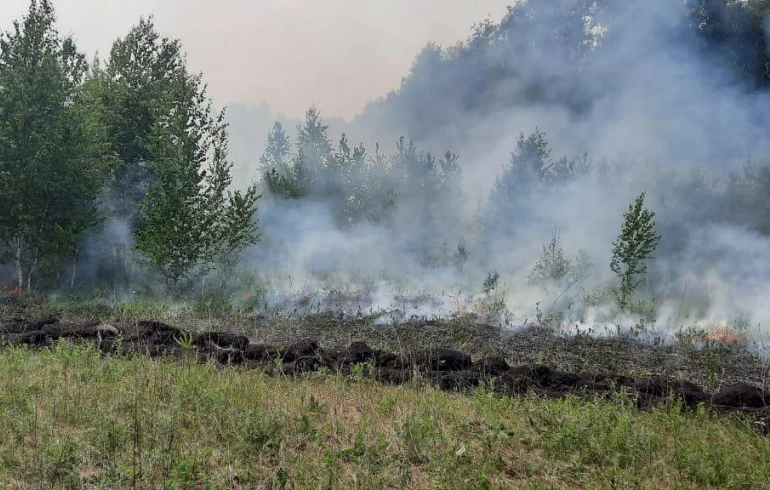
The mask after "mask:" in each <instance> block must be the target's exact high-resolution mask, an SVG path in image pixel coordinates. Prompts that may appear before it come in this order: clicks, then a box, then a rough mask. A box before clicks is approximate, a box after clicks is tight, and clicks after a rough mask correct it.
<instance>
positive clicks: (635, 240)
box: [610, 192, 661, 310]
mask: <svg viewBox="0 0 770 490" xmlns="http://www.w3.org/2000/svg"><path fill="white" fill-rule="evenodd" d="M644 197H645V193H644V192H642V193H641V194H639V197H637V198H636V200H635V201H634V203H633V204H631V205H630V206H629V208H628V212H626V213H624V214H623V217H624V218H625V221H624V222H623V226H622V228H621V230H620V235H619V236H618V239H617V240H615V241H614V242H612V246H613V248H612V261H611V262H610V269H612V272H614V273H615V274H617V276H618V277H619V278H620V288H619V289H618V290H616V291H615V297H616V299H617V301H618V305H619V306H620V308H621V309H623V310H626V308H627V307H628V305H629V301H630V299H631V296H632V295H633V293H634V291H635V290H636V288H637V286H639V284H640V283H641V279H642V277H644V275H645V274H646V273H647V261H648V260H649V259H651V258H652V254H653V252H655V249H656V248H657V246H658V241H660V238H661V236H660V235H659V234H658V233H657V232H656V231H655V220H654V218H655V213H653V212H652V211H649V210H648V209H645V208H644Z"/></svg>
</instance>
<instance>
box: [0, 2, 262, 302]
mask: <svg viewBox="0 0 770 490" xmlns="http://www.w3.org/2000/svg"><path fill="white" fill-rule="evenodd" d="M227 148H228V139H227V128H226V124H225V123H224V113H215V112H214V111H213V109H212V105H211V101H210V100H209V99H208V97H207V95H206V87H205V84H204V83H203V81H202V79H201V76H200V75H198V74H192V73H189V72H188V70H187V68H186V63H185V58H184V55H183V53H182V50H181V46H180V43H179V42H178V41H173V40H169V39H166V38H163V37H161V36H160V35H159V34H158V33H157V32H156V30H155V28H154V26H153V23H152V21H151V20H142V21H141V22H139V24H138V25H136V26H135V27H134V28H133V29H132V30H131V32H130V33H129V34H128V35H127V36H125V37H124V38H122V39H119V40H118V41H116V42H115V43H114V45H113V47H112V50H111V52H110V57H109V59H108V60H106V62H105V63H101V62H100V61H99V60H95V61H94V62H93V64H91V65H90V66H89V63H87V61H86V58H85V56H84V55H83V54H82V53H81V52H80V51H78V49H77V46H76V44H75V42H74V40H73V39H71V38H65V37H62V36H60V35H59V33H58V32H57V30H56V27H55V15H54V9H53V6H52V4H51V2H50V1H49V0H32V2H31V3H30V7H29V11H28V13H27V15H26V16H25V17H24V18H23V19H22V20H20V21H16V22H15V23H14V25H13V29H11V30H10V31H9V32H5V33H3V34H2V37H1V38H0V252H2V255H0V257H1V258H2V262H3V263H12V264H13V268H14V271H15V276H16V281H17V285H18V288H20V289H24V290H32V289H33V288H34V287H35V286H36V285H38V284H39V285H41V286H52V285H56V284H60V283H61V282H62V279H63V278H62V274H63V271H65V270H69V271H70V273H71V275H72V277H71V282H73V283H74V281H75V275H76V273H77V263H78V255H79V252H80V250H79V248H80V246H81V244H82V243H83V240H84V238H85V236H86V234H87V233H89V232H93V230H94V229H95V228H96V227H99V226H100V224H101V223H103V221H104V219H105V218H106V217H109V218H111V219H117V220H122V221H123V222H125V223H126V225H127V229H128V233H130V234H131V236H132V237H133V238H134V240H135V247H136V255H134V253H135V252H134V250H113V251H112V257H110V258H112V259H113V262H114V263H113V264H111V267H115V268H120V267H121V264H123V267H124V268H125V269H128V268H129V267H130V265H129V263H131V262H133V260H134V259H135V258H136V259H138V260H139V261H140V262H141V264H142V265H144V266H145V267H146V268H147V269H149V270H152V271H155V272H157V273H159V274H160V276H161V277H162V278H163V279H164V280H165V281H166V283H167V284H168V285H169V286H171V287H173V288H178V287H181V286H182V285H183V284H184V283H185V282H186V281H188V280H190V279H191V278H193V277H195V276H196V275H200V274H205V272H206V271H207V270H208V269H209V268H210V267H212V266H213V265H215V264H216V263H218V262H220V261H222V260H226V259H227V258H228V257H229V256H231V255H232V254H234V253H237V252H238V251H239V250H241V249H242V248H243V247H245V246H247V245H249V244H252V243H255V242H256V239H257V233H256V232H257V230H256V223H255V221H254V219H253V215H254V212H255V209H256V203H257V199H258V195H257V190H256V187H255V186H251V187H249V188H248V189H247V190H245V191H243V192H241V191H233V190H231V183H232V179H231V167H232V163H231V162H230V161H229V160H228V155H227ZM116 257H126V258H127V260H125V261H121V260H117V261H116V260H114V259H115V258H116ZM70 264H71V265H70Z"/></svg>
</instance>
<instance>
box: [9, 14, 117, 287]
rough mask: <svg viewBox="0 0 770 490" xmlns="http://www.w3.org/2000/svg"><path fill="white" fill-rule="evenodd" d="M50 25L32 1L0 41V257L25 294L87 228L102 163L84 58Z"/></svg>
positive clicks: (93, 215) (106, 162)
mask: <svg viewBox="0 0 770 490" xmlns="http://www.w3.org/2000/svg"><path fill="white" fill-rule="evenodd" d="M54 21H55V15H54V10H53V6H52V5H51V2H50V1H48V0H41V1H39V2H36V1H33V2H31V4H30V7H29V11H28V13H27V15H26V16H25V17H24V18H23V19H22V21H16V22H14V25H13V29H12V30H11V31H9V32H5V33H3V34H2V36H1V37H0V87H2V89H0V209H1V210H2V212H0V258H3V259H11V260H13V262H14V263H15V267H16V275H17V280H18V285H19V287H20V288H21V287H26V289H27V290H31V289H32V284H33V276H35V275H36V274H39V273H43V272H47V271H51V270H56V269H59V268H60V266H61V260H62V259H64V258H65V257H68V256H71V255H73V254H74V253H75V251H76V249H77V246H78V243H79V241H80V240H81V239H82V237H83V234H84V232H85V231H86V230H87V229H88V228H89V227H90V226H92V225H94V224H95V222H96V220H97V217H98V216H97V208H96V200H97V197H98V196H99V192H100V189H101V186H102V183H103V182H104V180H105V178H106V176H107V172H108V170H109V162H110V159H109V158H108V157H107V156H106V153H105V151H104V145H103V141H104V139H103V137H104V135H103V133H102V130H101V127H100V121H99V116H98V112H97V109H98V106H97V105H96V104H95V100H94V99H93V98H92V97H90V96H89V93H88V92H87V91H84V90H83V82H84V79H85V77H86V74H87V71H88V65H87V63H86V61H85V57H84V56H83V55H82V54H81V53H79V52H78V50H77V47H76V46H75V43H74V41H73V40H72V38H61V37H60V36H59V34H58V32H57V31H56V28H55V26H54ZM2 262H6V260H2Z"/></svg>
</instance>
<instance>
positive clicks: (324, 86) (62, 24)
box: [0, 0, 511, 117]
mask: <svg viewBox="0 0 770 490" xmlns="http://www.w3.org/2000/svg"><path fill="white" fill-rule="evenodd" d="M509 3H511V0H54V5H55V7H56V9H57V13H58V18H59V24H58V25H59V29H60V31H61V32H63V33H66V34H73V35H74V36H75V38H76V39H77V40H78V42H79V45H80V48H81V50H84V51H86V52H87V53H88V55H89V57H91V56H93V54H94V53H95V52H96V51H97V50H98V51H99V52H100V54H101V55H102V58H105V57H106V56H107V54H108V52H109V47H110V45H111V44H112V41H113V40H114V39H115V38H116V37H119V36H123V35H124V34H125V33H126V32H127V31H128V29H129V28H130V27H131V25H133V24H134V23H135V22H136V21H137V20H138V19H139V17H140V16H142V15H145V16H146V15H149V14H154V16H155V21H156V25H157V26H158V28H159V29H160V30H161V32H162V33H163V34H164V35H167V36H170V37H177V38H180V39H181V40H182V42H183V43H184V47H185V49H186V51H187V54H188V61H189V64H190V67H191V68H192V69H193V70H195V71H203V72H204V75H205V79H206V81H207V82H208V83H209V88H210V94H211V96H212V97H214V99H215V101H216V103H217V104H218V105H220V104H222V105H223V104H230V103H233V102H245V103H249V102H254V103H257V102H261V101H262V100H266V101H268V102H269V103H270V105H271V107H272V108H273V109H274V110H275V111H276V112H282V113H285V114H287V115H290V116H296V115H299V114H301V113H303V112H304V110H305V108H306V107H307V106H308V105H310V104H316V105H318V107H319V108H320V109H321V111H322V112H323V113H324V115H326V116H345V117H350V116H352V115H354V114H355V113H356V112H358V111H359V110H360V109H361V108H362V107H363V105H364V104H365V103H366V101H367V100H369V99H371V98H373V97H377V96H380V95H384V94H385V93H386V92H387V91H388V90H389V89H391V88H396V87H397V86H398V84H399V83H400V81H401V77H403V76H404V75H406V73H407V72H408V70H409V67H410V66H411V63H412V60H413V59H414V56H415V55H416V54H417V53H418V52H419V50H420V48H421V47H422V46H424V45H425V43H426V42H428V41H430V40H434V41H437V42H439V43H441V44H444V45H447V44H453V43H454V42H456V41H458V40H460V39H464V38H465V37H466V36H467V35H468V33H469V32H470V28H471V25H472V24H473V23H474V22H477V21H480V20H482V19H484V18H485V17H487V16H488V15H490V14H491V15H492V17H493V18H494V19H495V20H498V19H499V18H500V17H501V16H502V14H503V13H504V12H505V6H506V5H507V4H509ZM27 6H28V0H0V25H1V26H2V28H3V30H5V29H7V28H8V27H9V26H10V25H11V21H12V19H14V18H18V17H19V16H20V15H22V14H23V13H24V12H25V11H26V9H27Z"/></svg>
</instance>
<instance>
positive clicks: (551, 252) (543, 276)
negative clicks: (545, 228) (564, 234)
mask: <svg viewBox="0 0 770 490" xmlns="http://www.w3.org/2000/svg"><path fill="white" fill-rule="evenodd" d="M573 270H574V267H573V264H572V259H570V258H568V257H567V256H566V255H565V254H564V248H563V247H562V245H561V236H560V235H559V233H558V232H554V234H553V236H552V237H551V241H550V242H548V243H547V244H546V245H543V255H541V256H540V260H538V261H537V263H536V264H535V267H534V268H533V269H532V272H530V273H529V282H530V284H543V283H548V282H551V283H556V284H561V283H562V282H565V281H569V280H570V279H571V276H572V275H573Z"/></svg>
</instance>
